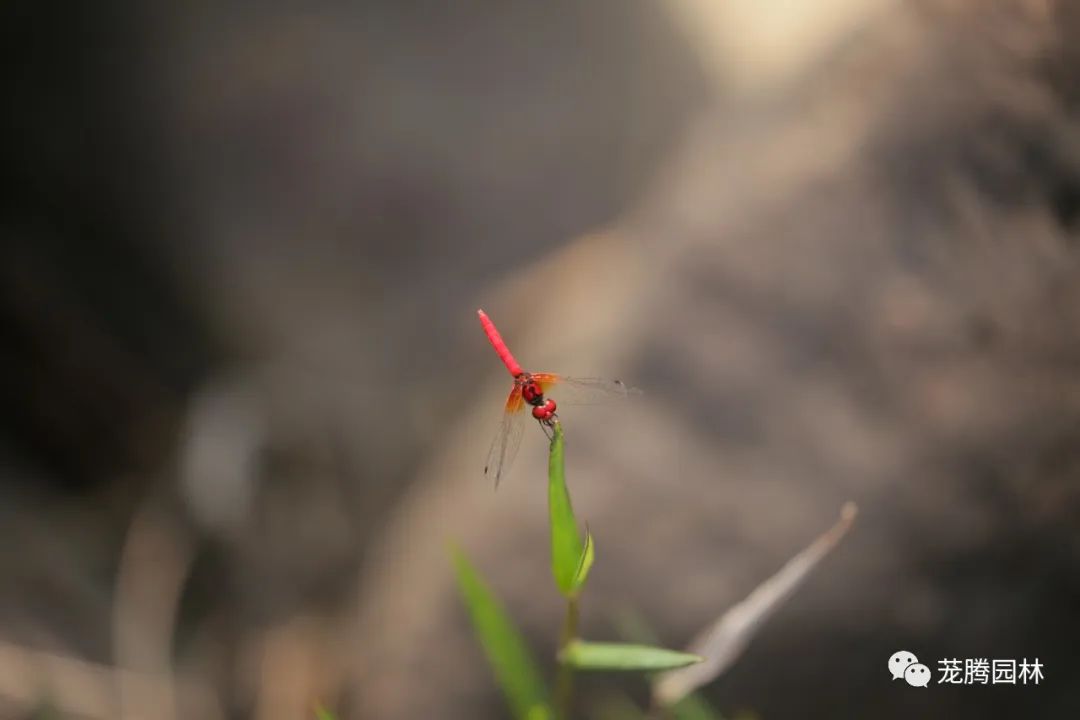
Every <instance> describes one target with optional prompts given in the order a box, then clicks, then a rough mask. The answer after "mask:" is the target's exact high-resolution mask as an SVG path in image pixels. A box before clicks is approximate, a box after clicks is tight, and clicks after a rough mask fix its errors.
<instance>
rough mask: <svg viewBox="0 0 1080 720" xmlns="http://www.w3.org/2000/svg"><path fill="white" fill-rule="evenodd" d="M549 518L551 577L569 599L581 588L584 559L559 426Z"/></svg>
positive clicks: (550, 483) (551, 462)
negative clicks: (567, 482)
mask: <svg viewBox="0 0 1080 720" xmlns="http://www.w3.org/2000/svg"><path fill="white" fill-rule="evenodd" d="M548 516H549V518H550V520H551V573H552V575H554V576H555V584H556V585H557V586H558V587H559V591H560V592H561V593H562V594H563V595H566V596H567V597H570V596H572V595H574V594H575V593H576V592H577V589H578V588H579V587H580V585H579V584H576V580H577V578H578V569H579V568H581V567H583V564H582V561H583V560H584V559H586V556H585V548H584V547H583V545H582V542H581V534H580V533H579V532H578V527H577V520H576V519H575V518H574V508H573V506H572V505H571V503H570V491H569V490H568V489H567V488H566V470H565V467H564V465H563V430H562V426H561V425H560V424H559V423H555V426H554V435H553V436H552V438H551V450H550V452H549V454H548ZM590 562H591V561H590ZM585 574H588V570H586V571H585Z"/></svg>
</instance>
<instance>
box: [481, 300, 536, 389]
mask: <svg viewBox="0 0 1080 720" xmlns="http://www.w3.org/2000/svg"><path fill="white" fill-rule="evenodd" d="M476 314H477V315H478V316H479V317H480V326H481V327H482V328H484V334H485V335H487V338H488V341H489V342H490V343H491V346H492V347H493V348H495V352H496V354H498V356H499V359H500V360H502V361H503V365H505V366H506V369H507V370H509V371H510V374H511V375H513V376H514V377H518V376H519V375H522V374H524V372H525V371H524V370H522V369H521V366H520V365H518V361H517V360H515V359H514V356H513V355H511V354H510V348H508V347H506V343H505V342H503V339H502V335H500V334H499V331H498V330H496V329H495V323H493V322H491V318H489V317H488V316H487V313H485V312H484V311H483V310H477V311H476Z"/></svg>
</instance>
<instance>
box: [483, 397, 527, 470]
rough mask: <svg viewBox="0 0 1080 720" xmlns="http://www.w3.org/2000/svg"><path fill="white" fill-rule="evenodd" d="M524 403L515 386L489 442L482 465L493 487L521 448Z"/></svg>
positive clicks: (523, 428)
mask: <svg viewBox="0 0 1080 720" xmlns="http://www.w3.org/2000/svg"><path fill="white" fill-rule="evenodd" d="M524 409H525V401H524V400H523V399H522V397H521V390H520V388H518V387H517V386H516V385H515V386H514V388H513V389H512V390H511V391H510V396H509V397H507V398H506V410H505V412H503V419H502V423H500V424H499V430H498V432H496V433H495V439H494V440H492V441H491V449H490V450H488V457H487V464H486V465H484V475H485V476H486V477H489V478H492V480H493V481H494V482H495V487H496V488H498V487H499V481H500V480H502V478H503V476H504V475H506V474H507V473H508V472H509V471H510V465H511V464H512V463H513V462H514V456H515V455H517V451H518V448H519V447H521V435H522V433H523V432H524V430H525V415H526V413H525V412H523V410H524Z"/></svg>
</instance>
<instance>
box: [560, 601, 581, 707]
mask: <svg viewBox="0 0 1080 720" xmlns="http://www.w3.org/2000/svg"><path fill="white" fill-rule="evenodd" d="M577 634H578V599H577V595H571V596H570V597H568V598H567V599H566V614H565V615H564V616H563V624H562V632H561V633H560V635H559V655H560V656H561V655H562V652H563V650H565V649H566V647H567V646H568V645H569V644H570V643H572V642H574V641H575V640H577ZM573 694H574V669H573V668H572V667H570V666H569V665H567V664H566V663H564V662H562V661H561V660H560V661H559V670H558V674H557V675H556V676H555V717H556V718H558V720H569V717H570V698H571V697H572V696H573Z"/></svg>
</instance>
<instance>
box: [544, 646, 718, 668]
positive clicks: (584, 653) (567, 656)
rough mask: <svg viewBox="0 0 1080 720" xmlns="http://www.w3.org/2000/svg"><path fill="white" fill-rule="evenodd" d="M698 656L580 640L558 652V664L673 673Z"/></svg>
mask: <svg viewBox="0 0 1080 720" xmlns="http://www.w3.org/2000/svg"><path fill="white" fill-rule="evenodd" d="M702 660H704V658H702V657H701V656H699V655H691V654H690V653H684V652H679V651H677V650H668V649H666V648H658V647H653V646H651V645H633V644H629V643H596V642H585V641H582V640H579V641H577V642H572V643H570V644H569V645H567V646H566V648H564V649H563V651H562V652H561V653H559V661H560V662H562V663H564V664H566V665H569V666H571V667H573V668H575V669H578V670H644V671H650V670H673V669H675V668H681V667H686V666H687V665H693V664H694V663H699V662H701V661H702Z"/></svg>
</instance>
